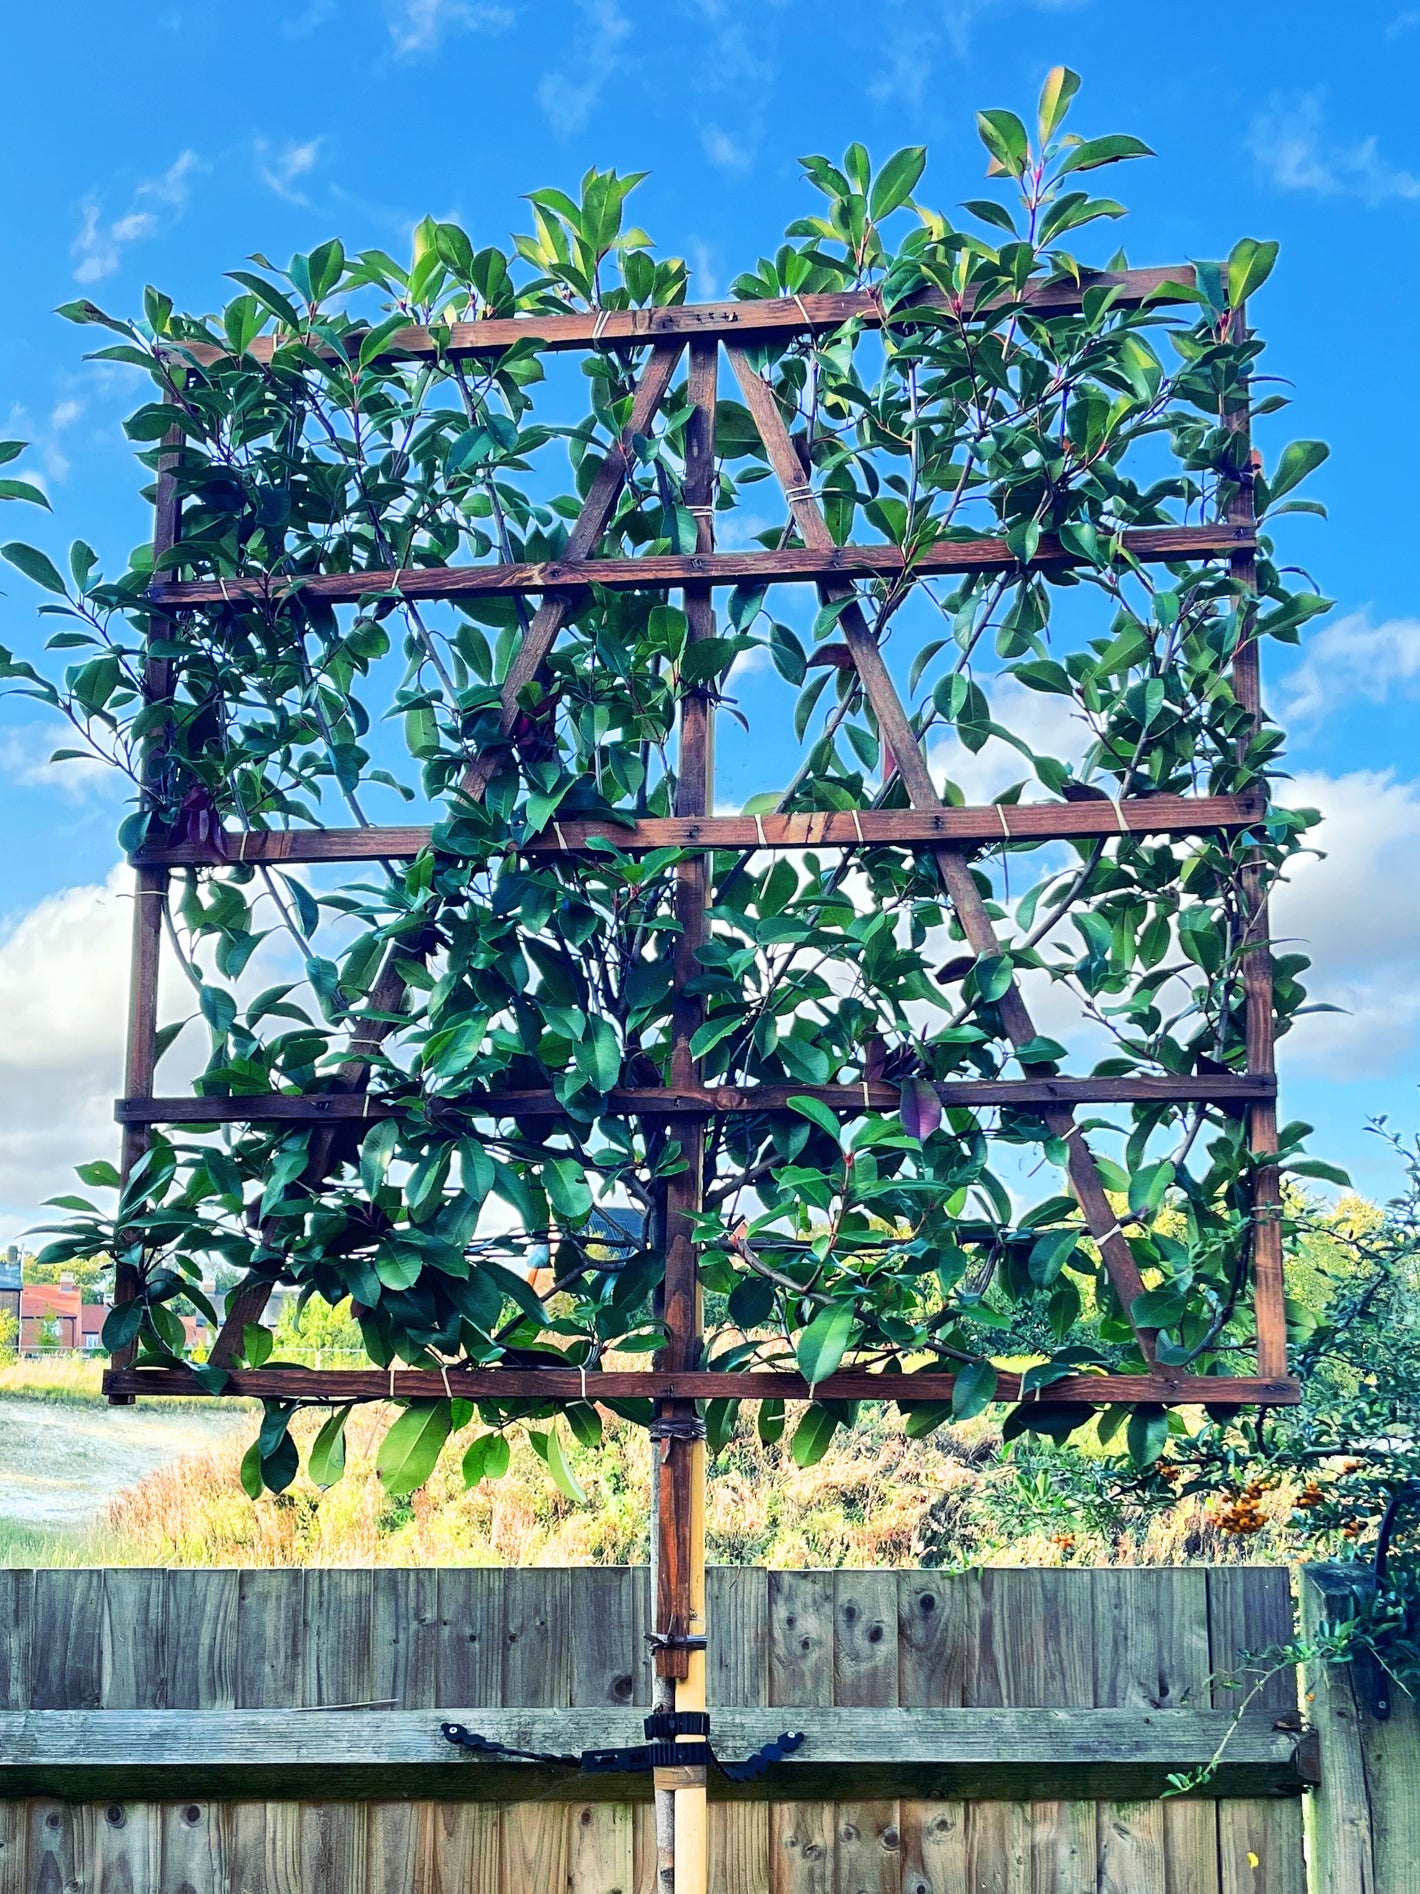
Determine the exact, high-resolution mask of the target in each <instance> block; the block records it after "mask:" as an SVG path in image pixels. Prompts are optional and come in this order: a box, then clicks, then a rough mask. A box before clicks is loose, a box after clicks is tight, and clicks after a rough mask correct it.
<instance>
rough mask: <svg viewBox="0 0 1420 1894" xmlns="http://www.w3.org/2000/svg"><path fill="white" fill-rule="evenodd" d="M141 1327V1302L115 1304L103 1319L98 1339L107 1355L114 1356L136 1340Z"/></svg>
mask: <svg viewBox="0 0 1420 1894" xmlns="http://www.w3.org/2000/svg"><path fill="white" fill-rule="evenodd" d="M142 1325H143V1304H142V1303H141V1302H137V1301H134V1302H116V1303H115V1304H114V1306H113V1307H112V1308H111V1309H110V1310H109V1312H108V1314H107V1315H106V1316H105V1317H104V1327H103V1334H102V1336H101V1337H100V1339H101V1341H102V1342H103V1345H104V1347H105V1348H106V1349H107V1350H108V1352H109V1354H111V1355H116V1354H118V1353H119V1351H120V1350H121V1349H124V1348H127V1347H128V1346H129V1344H130V1343H131V1342H132V1341H134V1340H135V1339H136V1337H137V1334H138V1331H139V1329H140V1328H141V1327H142Z"/></svg>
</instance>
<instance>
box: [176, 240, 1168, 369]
mask: <svg viewBox="0 0 1420 1894" xmlns="http://www.w3.org/2000/svg"><path fill="white" fill-rule="evenodd" d="M1194 286H1195V276H1194V268H1193V265H1192V264H1191V263H1176V264H1173V265H1172V266H1168V265H1165V266H1164V267H1163V268H1155V269H1147V270H1090V271H1086V272H1083V273H1082V274H1081V276H1080V279H1079V281H1078V282H1075V281H1074V280H1073V279H1071V278H1068V277H1061V278H1059V279H1057V280H1055V281H1046V280H1044V279H1040V280H1037V281H1035V282H1032V283H1028V284H1027V285H1026V289H1025V293H1024V295H1023V296H1022V297H1021V299H1020V300H1021V301H1022V302H1024V303H1025V304H1026V305H1027V306H1028V307H1030V308H1031V309H1033V310H1036V311H1038V312H1039V313H1040V314H1041V315H1068V314H1070V313H1071V312H1072V311H1074V310H1077V309H1079V307H1080V305H1081V299H1082V297H1083V295H1084V293H1085V291H1086V290H1089V289H1112V290H1113V291H1114V305H1115V307H1116V308H1120V309H1137V308H1139V307H1140V306H1141V305H1142V304H1144V303H1147V302H1152V303H1157V304H1160V305H1163V304H1167V303H1179V302H1191V301H1192V300H1193V296H1192V294H1191V292H1192V291H1193V289H1194ZM997 301H998V302H999V299H997ZM980 306H981V305H980V299H979V298H978V297H976V296H974V295H972V294H971V293H970V292H968V293H967V294H966V295H965V296H964V297H962V298H961V299H960V300H959V299H958V298H956V297H954V296H951V295H948V294H947V293H946V292H945V291H944V290H935V289H928V290H922V291H920V292H919V293H918V294H917V295H915V296H913V297H911V298H910V299H908V300H907V301H905V302H902V303H898V304H895V305H894V307H893V309H892V312H891V315H890V317H889V321H890V323H891V324H892V325H893V326H896V325H897V324H899V323H910V322H911V321H912V319H913V315H914V313H916V312H919V311H921V312H926V313H933V312H936V313H941V314H946V315H954V314H960V315H971V314H973V313H975V312H976V311H977V310H978V308H979V307H980ZM883 319H884V310H883V303H882V299H881V297H880V296H879V295H878V294H877V293H876V292H875V291H872V290H841V291H838V292H836V293H831V294H826V295H817V296H792V297H790V296H783V297H766V298H764V299H762V300H761V299H756V300H754V301H751V302H722V303H678V304H673V305H664V306H662V307H659V308H651V309H588V310H577V311H576V312H574V313H571V314H568V315H555V314H554V315H530V316H491V317H489V316H485V317H483V318H482V319H481V320H479V321H477V322H455V323H452V324H450V326H449V327H448V328H441V329H440V330H439V331H438V332H437V334H436V333H435V332H434V331H432V330H430V329H428V328H425V327H422V326H420V325H417V324H411V325H410V327H409V328H407V329H400V330H397V331H396V333H395V334H394V335H393V336H391V338H390V340H389V343H388V345H387V346H388V351H389V354H390V355H391V356H394V355H402V356H406V357H409V358H411V359H413V360H417V361H434V360H441V359H442V360H454V361H457V360H460V359H462V358H466V357H468V356H471V355H472V356H478V355H498V354H501V352H502V351H503V350H504V349H506V348H511V347H513V345H514V344H515V343H518V342H524V341H527V340H528V339H529V338H530V337H531V338H532V339H533V340H535V341H536V342H537V343H538V345H539V347H540V348H543V349H547V350H550V351H553V352H556V351H558V350H561V349H589V348H602V349H610V348H624V347H626V346H628V345H633V346H634V345H638V344H641V343H646V342H657V341H662V340H667V339H670V338H679V339H680V340H682V341H688V340H690V339H692V338H695V337H703V338H705V339H706V340H710V339H712V338H714V337H716V336H718V337H720V338H722V339H723V340H725V341H727V342H736V343H740V344H743V345H748V344H750V343H753V342H756V341H772V340H774V339H776V338H777V339H781V340H784V341H789V340H792V338H793V337H794V336H796V335H804V334H807V333H812V334H815V335H818V334H822V333H823V332H824V331H825V330H830V329H838V328H841V327H842V325H843V324H844V323H845V322H855V321H856V322H858V323H860V324H861V325H862V326H863V327H864V328H865V329H880V328H882V327H883ZM363 333H364V332H363V331H356V332H355V334H354V335H353V336H352V341H354V342H356V343H357V344H358V341H359V338H360V336H361V335H362V334H363ZM286 339H287V340H289V339H290V338H286ZM276 347H277V338H275V337H274V336H269V335H263V336H258V337H257V339H256V341H255V342H253V343H252V345H251V347H250V349H249V351H248V353H249V354H250V355H251V357H252V359H253V360H254V361H257V362H269V361H270V360H271V357H272V355H273V353H274V352H275V349H276ZM174 354H182V355H187V356H190V357H191V358H192V360H194V361H197V362H200V363H202V364H204V365H207V364H210V363H213V362H221V361H226V360H228V359H230V358H229V355H228V351H227V350H225V349H221V348H214V347H212V346H211V345H210V344H207V343H186V344H184V345H183V347H182V348H181V350H174Z"/></svg>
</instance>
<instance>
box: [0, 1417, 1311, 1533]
mask: <svg viewBox="0 0 1420 1894" xmlns="http://www.w3.org/2000/svg"><path fill="white" fill-rule="evenodd" d="M319 1419H320V1417H319V1416H318V1415H315V1414H308V1415H302V1416H300V1417H298V1419H297V1421H296V1423H295V1432H296V1434H297V1436H298V1438H299V1439H300V1441H301V1444H302V1448H303V1460H304V1448H305V1447H306V1446H307V1445H308V1444H309V1439H310V1436H311V1435H312V1434H313V1433H314V1431H315V1428H316V1427H317V1425H318V1424H319ZM389 1419H390V1410H389V1409H388V1408H387V1407H384V1406H383V1405H377V1406H372V1407H368V1408H364V1409H359V1410H357V1411H356V1412H355V1413H354V1414H353V1415H352V1416H351V1419H350V1423H349V1428H348V1443H349V1456H348V1459H349V1464H348V1467H347V1471H346V1475H345V1478H344V1479H343V1480H342V1481H341V1482H340V1483H339V1484H338V1485H337V1486H335V1487H332V1488H331V1489H330V1490H329V1491H328V1492H326V1493H323V1494H322V1493H320V1492H318V1491H317V1489H316V1488H315V1487H313V1486H312V1485H311V1484H310V1482H309V1481H308V1480H307V1478H306V1476H305V1474H304V1472H303V1473H302V1474H301V1475H300V1476H299V1477H298V1479H297V1481H296V1483H295V1484H294V1486H293V1487H292V1488H291V1489H290V1491H289V1492H287V1493H285V1494H283V1495H281V1496H280V1497H279V1498H272V1497H271V1496H269V1495H268V1496H265V1497H263V1498H262V1499H261V1500H259V1501H257V1502H256V1503H255V1504H253V1503H252V1502H251V1501H250V1500H249V1499H248V1498H247V1497H246V1495H245V1493H244V1492H243V1491H242V1489H241V1485H240V1482H239V1479H238V1468H239V1465H240V1460H241V1453H242V1449H243V1445H244V1436H241V1435H239V1436H238V1437H237V1438H236V1439H235V1440H234V1441H233V1442H231V1443H224V1444H223V1445H222V1446H221V1447H219V1448H217V1449H216V1450H214V1451H213V1452H211V1453H207V1454H202V1455H197V1456H194V1457H192V1458H190V1459H187V1460H183V1461H180V1462H178V1463H177V1464H176V1465H174V1466H172V1467H169V1468H167V1469H164V1470H162V1471H160V1472H157V1473H154V1474H152V1475H150V1476H149V1477H148V1478H147V1479H145V1480H143V1481H141V1482H140V1483H139V1484H138V1485H137V1486H135V1487H134V1488H133V1489H132V1490H131V1491H130V1492H128V1493H126V1494H124V1495H122V1496H121V1497H120V1498H119V1499H118V1500H116V1501H114V1502H113V1504H112V1505H111V1506H110V1508H109V1510H108V1515H107V1518H106V1520H105V1522H104V1525H103V1528H102V1530H101V1532H100V1533H99V1534H98V1535H96V1539H95V1543H98V1542H99V1541H101V1542H102V1546H103V1553H102V1556H103V1559H104V1561H105V1562H107V1563H118V1564H156V1565H186V1566H192V1565H197V1566H219V1565H272V1566H285V1565H335V1566H341V1565H358V1566H368V1565H436V1564H450V1565H510V1566H522V1565H599V1564H638V1563H642V1562H644V1561H645V1559H646V1556H647V1541H646V1519H647V1513H648V1502H649V1476H650V1455H649V1449H648V1446H647V1443H646V1439H645V1436H644V1434H642V1433H641V1432H639V1431H638V1430H636V1429H633V1428H630V1427H627V1426H623V1425H620V1424H618V1423H615V1422H613V1423H610V1424H609V1425H608V1428H607V1434H606V1438H605V1440H604V1442H603V1443H602V1445H601V1446H600V1447H597V1448H591V1449H588V1448H575V1449H572V1450H570V1453H569V1457H570V1458H571V1459H572V1461H573V1464H574V1466H575V1467H576V1470H577V1473H578V1477H579V1478H580V1479H581V1481H582V1483H583V1485H584V1486H585V1488H586V1490H587V1495H588V1499H589V1502H590V1503H589V1504H588V1505H587V1506H586V1507H578V1506H575V1505H573V1504H572V1503H571V1502H570V1501H568V1500H567V1499H565V1498H564V1497H563V1496H562V1495H561V1494H560V1493H559V1492H558V1491H557V1490H556V1489H555V1488H554V1486H553V1485H552V1482H551V1480H550V1479H549V1477H548V1475H547V1471H546V1469H545V1467H544V1466H543V1465H542V1463H541V1461H540V1460H539V1459H538V1458H537V1457H536V1456H535V1455H534V1453H533V1451H532V1449H531V1448H530V1447H529V1446H528V1445H527V1443H526V1441H525V1440H523V1439H522V1438H521V1436H519V1435H517V1434H515V1435H514V1436H513V1437H512V1440H513V1460H512V1467H511V1470H510V1472H509V1473H508V1475H507V1476H506V1477H505V1478H504V1479H502V1480H499V1481H495V1482H485V1483H484V1484H483V1485H482V1486H480V1487H478V1488H476V1489H475V1490H473V1491H472V1492H468V1491H466V1490H465V1488H464V1485H463V1480H462V1477H461V1474H460V1471H459V1465H460V1460H461V1457H462V1452H463V1447H464V1444H465V1442H466V1441H467V1440H468V1439H470V1438H472V1432H470V1433H469V1434H468V1435H465V1436H463V1437H462V1438H461V1439H459V1440H456V1441H455V1442H454V1443H452V1444H451V1446H450V1447H449V1448H447V1449H446V1450H445V1454H444V1457H443V1459H442V1461H441V1462H440V1465H439V1467H438V1469H437V1470H436V1472H435V1474H434V1477H433V1478H432V1480H431V1481H430V1482H429V1484H428V1486H427V1487H426V1488H425V1489H424V1490H423V1491H422V1492H420V1493H417V1494H415V1495H414V1496H413V1498H412V1499H408V1500H396V1499H391V1498H390V1497H389V1496H388V1495H387V1494H386V1493H385V1492H384V1489H383V1488H382V1487H381V1485H380V1483H379V1481H378V1479H377V1478H376V1476H375V1472H374V1455H375V1449H376V1447H377V1445H378V1442H379V1440H380V1438H381V1436H382V1435H383V1433H384V1430H385V1427H386V1426H387V1424H388V1421H389ZM791 1429H792V1422H791ZM1048 1452H1049V1450H1046V1455H1044V1456H1042V1458H1041V1459H1040V1460H1036V1461H1032V1460H1030V1459H1027V1460H1026V1461H1024V1463H1023V1462H1022V1461H1020V1460H1010V1459H1007V1460H1004V1461H1003V1460H1002V1459H1001V1458H1000V1457H999V1454H1000V1450H999V1442H998V1440H997V1438H996V1436H995V1434H994V1432H993V1431H992V1430H990V1429H988V1428H987V1427H986V1426H985V1425H984V1424H982V1423H975V1424H973V1425H972V1426H970V1427H966V1428H960V1429H944V1430H942V1431H940V1432H939V1433H937V1434H935V1435H933V1436H931V1437H930V1438H929V1439H927V1440H925V1441H909V1440H907V1439H906V1438H905V1437H904V1436H903V1434H902V1433H901V1432H900V1431H899V1430H898V1428H897V1426H896V1425H895V1423H893V1422H892V1421H890V1420H878V1421H873V1422H867V1423H865V1424H864V1425H862V1426H861V1427H860V1428H859V1429H858V1430H856V1431H855V1432H854V1433H851V1434H840V1435H839V1436H837V1438H836V1440H835V1442H834V1445H833V1446H832V1447H831V1448H830V1450H829V1452H828V1454H827V1455H826V1456H825V1457H824V1459H823V1460H822V1461H821V1462H820V1463H819V1464H818V1465H817V1466H816V1467H813V1468H809V1469H803V1468H799V1467H796V1466H795V1465H794V1464H793V1462H792V1461H791V1460H790V1458H789V1456H788V1453H787V1451H785V1450H784V1449H783V1448H781V1447H773V1448H767V1447H764V1446H762V1445H761V1444H760V1442H759V1441H758V1440H757V1439H755V1438H754V1437H753V1436H751V1437H749V1438H748V1439H745V1438H743V1437H741V1438H737V1439H736V1440H735V1441H734V1442H732V1443H731V1445H730V1447H729V1448H728V1449H726V1451H725V1452H724V1453H722V1454H721V1455H720V1456H719V1457H718V1458H717V1459H716V1461H715V1462H713V1463H712V1470H711V1479H710V1488H709V1508H708V1518H707V1527H708V1536H709V1550H710V1557H711V1559H712V1560H713V1561H715V1562H717V1563H723V1564H758V1565H768V1566H771V1567H779V1568H785V1567H805V1566H817V1567H831V1566H853V1567H865V1566H876V1567H893V1566H921V1565H930V1566H944V1567H949V1568H950V1567H960V1566H967V1565H978V1564H1012V1565H1062V1564H1070V1565H1102V1564H1124V1565H1141V1564H1148V1565H1153V1564H1180V1563H1184V1562H1197V1561H1203V1562H1225V1561H1231V1560H1236V1559H1239V1558H1244V1559H1247V1560H1249V1561H1254V1562H1255V1561H1257V1560H1259V1559H1262V1560H1266V1559H1269V1558H1273V1559H1285V1558H1287V1556H1288V1555H1289V1552H1290V1550H1291V1539H1290V1535H1289V1534H1288V1532H1287V1530H1286V1527H1285V1524H1284V1523H1283V1522H1285V1520H1286V1517H1287V1512H1288V1503H1287V1499H1286V1496H1285V1495H1283V1494H1281V1493H1279V1494H1276V1495H1273V1496H1272V1500H1273V1502H1274V1504H1273V1506H1272V1512H1273V1514H1274V1516H1275V1521H1276V1523H1275V1524H1270V1525H1269V1526H1268V1528H1267V1529H1266V1530H1265V1531H1264V1532H1262V1533H1260V1534H1258V1535H1256V1536H1255V1537H1253V1538H1250V1539H1248V1540H1246V1541H1240V1540H1238V1539H1237V1538H1235V1537H1229V1536H1228V1535H1226V1534H1224V1533H1222V1532H1221V1531H1220V1530H1219V1529H1218V1527H1217V1526H1216V1525H1215V1524H1214V1523H1213V1522H1212V1520H1211V1518H1210V1517H1209V1515H1208V1513H1207V1512H1206V1511H1205V1510H1204V1509H1203V1508H1202V1507H1200V1506H1199V1505H1198V1503H1197V1502H1195V1501H1186V1502H1183V1503H1181V1504H1179V1505H1176V1506H1174V1507H1173V1508H1171V1509H1170V1510H1168V1511H1166V1512H1164V1513H1162V1514H1159V1515H1156V1516H1154V1517H1153V1518H1151V1519H1148V1520H1145V1519H1142V1518H1141V1519H1139V1520H1137V1521H1135V1522H1133V1523H1132V1524H1129V1523H1126V1524H1125V1525H1123V1526H1121V1525H1120V1523H1119V1520H1118V1518H1117V1516H1113V1515H1112V1514H1111V1512H1110V1510H1109V1509H1108V1508H1105V1507H1100V1508H1097V1509H1092V1508H1091V1507H1090V1505H1089V1503H1088V1495H1087V1494H1086V1495H1085V1497H1084V1498H1083V1499H1082V1497H1081V1493H1082V1489H1081V1488H1080V1485H1079V1479H1080V1475H1079V1467H1080V1466H1081V1465H1082V1464H1083V1465H1084V1466H1085V1469H1086V1477H1088V1462H1087V1461H1086V1460H1085V1459H1084V1457H1083V1456H1078V1457H1076V1459H1075V1461H1074V1463H1073V1464H1074V1466H1075V1473H1074V1474H1073V1475H1072V1477H1071V1479H1070V1480H1066V1479H1064V1478H1063V1477H1059V1476H1058V1474H1057V1475H1052V1473H1051V1471H1050V1468H1051V1465H1052V1463H1051V1461H1050V1460H1049V1458H1048ZM1054 1464H1055V1465H1056V1466H1057V1469H1063V1464H1064V1463H1063V1462H1056V1463H1054ZM1042 1469H1043V1476H1042ZM3 1550H4V1549H3V1547H0V1556H3ZM46 1562H48V1561H46ZM63 1562H66V1563H67V1562H69V1561H68V1560H67V1558H66V1559H65V1560H64V1561H63Z"/></svg>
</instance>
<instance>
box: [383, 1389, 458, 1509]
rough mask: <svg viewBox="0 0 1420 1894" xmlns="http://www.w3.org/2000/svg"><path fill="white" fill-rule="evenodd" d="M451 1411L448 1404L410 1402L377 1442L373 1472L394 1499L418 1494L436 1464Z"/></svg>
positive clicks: (446, 1402)
mask: <svg viewBox="0 0 1420 1894" xmlns="http://www.w3.org/2000/svg"><path fill="white" fill-rule="evenodd" d="M452 1420H453V1412H452V1408H451V1405H450V1403H449V1402H448V1401H444V1400H439V1401H411V1402H410V1404H409V1406H408V1407H407V1408H406V1409H405V1410H404V1412H403V1413H402V1414H401V1415H400V1417H399V1419H398V1420H397V1421H396V1422H395V1423H394V1425H393V1427H391V1428H390V1430H389V1432H388V1433H387V1434H386V1435H385V1437H384V1439H383V1440H382V1441H381V1442H380V1450H379V1453H378V1454H377V1455H376V1457H375V1471H376V1473H377V1474H378V1475H379V1477H380V1482H381V1484H382V1485H383V1486H384V1489H385V1491H386V1492H387V1493H391V1494H393V1495H394V1496H395V1497H396V1498H398V1497H400V1496H402V1495H405V1494H409V1493H413V1492H417V1490H418V1489H419V1488H420V1487H421V1486H422V1485H423V1484H424V1482H425V1481H426V1480H427V1479H428V1477H429V1475H430V1474H431V1473H432V1472H433V1471H434V1468H435V1467H436V1466H437V1464H438V1460H439V1455H440V1453H441V1452H442V1451H443V1446H444V1442H445V1441H446V1440H447V1439H448V1437H449V1427H450V1425H451V1423H452Z"/></svg>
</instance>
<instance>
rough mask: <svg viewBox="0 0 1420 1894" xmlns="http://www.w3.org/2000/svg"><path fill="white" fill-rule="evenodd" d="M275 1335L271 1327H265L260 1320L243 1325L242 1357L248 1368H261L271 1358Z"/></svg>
mask: <svg viewBox="0 0 1420 1894" xmlns="http://www.w3.org/2000/svg"><path fill="white" fill-rule="evenodd" d="M273 1342H274V1337H273V1336H272V1333H271V1330H270V1329H269V1328H263V1327H262V1326H261V1324H260V1323H259V1322H247V1323H244V1324H243V1326H242V1359H243V1361H245V1363H246V1365H247V1366H248V1368H259V1367H260V1366H261V1364H262V1363H263V1362H264V1361H266V1360H267V1359H269V1357H270V1354H271V1350H272V1346H273Z"/></svg>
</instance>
